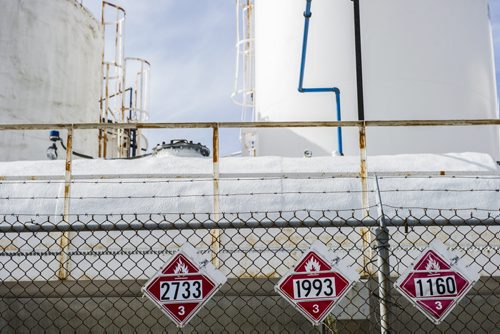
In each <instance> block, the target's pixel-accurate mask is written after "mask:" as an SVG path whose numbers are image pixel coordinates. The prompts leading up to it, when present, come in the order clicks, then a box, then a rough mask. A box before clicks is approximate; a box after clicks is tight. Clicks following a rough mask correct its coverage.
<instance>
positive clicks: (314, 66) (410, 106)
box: [256, 0, 500, 158]
mask: <svg viewBox="0 0 500 334" xmlns="http://www.w3.org/2000/svg"><path fill="white" fill-rule="evenodd" d="M304 8H305V0H256V114H257V120H261V121H265V120H269V121H306V120H309V121H319V120H335V119H336V117H335V108H336V105H335V103H334V101H335V100H334V95H333V94H332V93H309V94H307V93H306V94H300V93H298V92H297V85H298V79H299V69H300V56H301V46H302V34H303V26H304V17H303V12H304ZM361 22H362V36H363V40H362V44H363V74H364V91H365V117H366V119H369V120H370V119H371V120H376V119H463V118H496V117H498V116H497V103H496V101H497V98H496V86H495V85H496V84H495V76H494V73H495V72H494V64H493V47H492V38H491V29H490V23H489V18H488V3H487V0H439V1H437V0H418V1H409V0H405V1H402V0H361ZM309 40H310V41H309V45H308V50H307V51H308V54H307V64H306V74H305V80H304V87H332V86H337V87H339V88H340V90H341V92H342V93H341V99H342V103H341V106H342V116H343V119H344V120H357V103H356V81H355V78H356V72H355V55H354V29H353V10H352V2H351V1H341V0H334V1H332V0H313V2H312V18H311V25H310V33H309ZM367 144H368V153H369V154H396V153H444V152H464V151H477V152H485V153H489V154H491V155H493V156H494V157H496V158H500V157H499V138H498V130H497V129H496V128H494V127H491V128H488V127H475V128H470V127H468V128H465V127H460V128H450V127H448V128H442V127H439V128H397V129H395V128H378V129H369V130H368V138H367ZM305 149H310V150H312V151H313V155H327V154H331V152H332V151H335V150H336V149H337V140H336V129H333V128H332V129H306V130H300V129H295V130H279V131H276V130H264V131H263V130H258V138H257V155H285V156H300V155H302V154H303V151H304V150H305ZM344 152H345V154H358V137H357V130H354V129H344Z"/></svg>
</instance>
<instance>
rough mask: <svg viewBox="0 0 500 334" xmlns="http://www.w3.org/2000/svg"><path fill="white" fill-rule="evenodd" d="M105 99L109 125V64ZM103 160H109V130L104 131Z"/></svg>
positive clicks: (105, 119)
mask: <svg viewBox="0 0 500 334" xmlns="http://www.w3.org/2000/svg"><path fill="white" fill-rule="evenodd" d="M104 90H105V99H106V103H105V104H104V122H105V123H106V124H107V123H108V117H109V115H108V112H109V63H106V80H105V87H104ZM103 143H104V145H103V150H102V153H103V158H107V154H108V152H107V151H108V129H106V128H105V129H104V138H103Z"/></svg>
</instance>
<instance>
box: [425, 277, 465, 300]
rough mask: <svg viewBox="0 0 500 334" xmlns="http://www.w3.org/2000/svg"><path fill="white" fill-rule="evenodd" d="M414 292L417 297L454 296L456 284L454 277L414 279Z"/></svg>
mask: <svg viewBox="0 0 500 334" xmlns="http://www.w3.org/2000/svg"><path fill="white" fill-rule="evenodd" d="M415 292H416V295H417V297H432V296H443V295H454V294H456V293H457V283H456V282H455V277H454V276H437V277H422V278H415Z"/></svg>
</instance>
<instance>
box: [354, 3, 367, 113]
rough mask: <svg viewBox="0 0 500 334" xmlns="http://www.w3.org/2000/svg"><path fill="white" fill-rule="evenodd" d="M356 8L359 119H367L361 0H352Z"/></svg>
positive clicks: (355, 36)
mask: <svg viewBox="0 0 500 334" xmlns="http://www.w3.org/2000/svg"><path fill="white" fill-rule="evenodd" d="M352 2H353V8H354V46H355V52H356V82H357V96H358V120H359V121H364V120H365V103H364V96H363V58H362V54H361V15H360V10H359V0H352Z"/></svg>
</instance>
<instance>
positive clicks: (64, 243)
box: [57, 128, 73, 280]
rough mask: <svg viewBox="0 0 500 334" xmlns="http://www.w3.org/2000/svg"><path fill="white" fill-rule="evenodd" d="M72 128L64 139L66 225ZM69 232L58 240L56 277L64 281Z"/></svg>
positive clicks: (69, 201) (66, 272) (69, 194)
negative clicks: (58, 250) (59, 250)
mask: <svg viewBox="0 0 500 334" xmlns="http://www.w3.org/2000/svg"><path fill="white" fill-rule="evenodd" d="M72 153H73V128H69V129H68V136H67V138H66V164H65V166H66V168H65V172H64V209H63V212H64V216H63V219H64V221H65V222H66V223H67V222H68V221H69V210H70V204H71V197H70V196H71V169H72V157H73V154H72ZM69 242H70V241H69V232H63V234H62V236H61V238H60V239H59V247H60V248H61V253H60V254H59V270H58V272H57V277H58V278H59V279H60V280H64V279H66V278H67V277H68V268H67V267H68V260H69V256H68V253H67V252H68V247H69Z"/></svg>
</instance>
